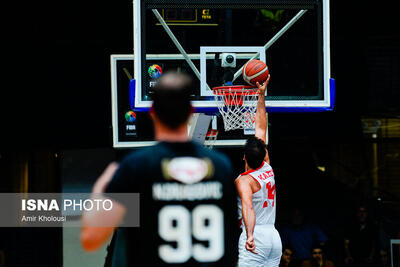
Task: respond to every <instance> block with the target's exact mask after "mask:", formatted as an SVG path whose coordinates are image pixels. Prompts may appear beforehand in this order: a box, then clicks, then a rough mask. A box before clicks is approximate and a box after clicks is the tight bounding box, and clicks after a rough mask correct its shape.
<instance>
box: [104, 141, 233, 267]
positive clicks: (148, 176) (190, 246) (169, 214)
mask: <svg viewBox="0 0 400 267" xmlns="http://www.w3.org/2000/svg"><path fill="white" fill-rule="evenodd" d="M234 190H235V189H234V177H233V172H232V166H231V164H230V162H229V160H228V158H227V157H226V156H224V155H223V154H221V153H219V152H217V151H214V150H209V149H207V148H204V147H203V146H201V145H200V144H197V143H195V142H184V143H170V142H160V143H158V144H157V145H155V146H152V147H149V148H145V149H143V150H140V151H138V152H134V153H132V154H130V155H128V156H127V157H125V158H124V159H123V161H122V162H121V164H120V167H119V169H118V171H117V172H116V174H115V176H114V177H113V179H112V181H111V182H110V184H109V185H108V186H107V188H106V192H109V193H127V192H137V193H140V227H138V228H123V229H122V230H123V231H119V233H123V235H124V236H123V238H124V239H125V242H124V243H125V244H126V255H127V262H128V264H127V266H204V267H205V266H234V265H235V263H234V262H235V253H234V252H235V251H236V245H235V242H236V241H235V235H234V233H235V232H234V231H235V229H236V227H235V226H237V225H236V224H235V222H236V202H235V191H234ZM119 250H120V248H119Z"/></svg>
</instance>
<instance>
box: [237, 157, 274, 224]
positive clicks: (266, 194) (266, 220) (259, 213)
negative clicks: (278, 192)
mask: <svg viewBox="0 0 400 267" xmlns="http://www.w3.org/2000/svg"><path fill="white" fill-rule="evenodd" d="M243 175H250V176H251V177H253V178H254V179H255V180H256V181H257V182H258V183H259V184H260V186H261V188H260V190H258V191H257V192H255V193H253V208H254V212H255V214H256V225H265V224H272V225H274V224H275V213H276V208H275V207H276V203H275V176H274V171H273V170H272V167H271V166H270V165H269V164H268V163H267V162H265V161H264V162H263V164H262V165H261V166H260V167H259V168H257V169H255V170H250V171H247V172H244V173H242V174H241V176H243ZM238 209H239V210H238V212H239V225H240V226H242V227H244V223H243V222H242V202H241V200H240V198H238Z"/></svg>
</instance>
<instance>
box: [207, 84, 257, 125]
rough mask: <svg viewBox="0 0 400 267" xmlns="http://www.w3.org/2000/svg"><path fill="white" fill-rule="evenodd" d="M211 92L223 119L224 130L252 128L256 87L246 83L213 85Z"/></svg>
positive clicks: (255, 107)
mask: <svg viewBox="0 0 400 267" xmlns="http://www.w3.org/2000/svg"><path fill="white" fill-rule="evenodd" d="M213 93H214V97H215V102H216V103H217V107H218V110H219V112H220V113H221V115H222V118H223V120H224V129H225V131H230V130H235V129H247V128H253V127H254V126H253V122H254V121H255V117H256V109H257V100H258V89H257V88H254V87H252V86H246V85H231V86H220V87H214V88H213Z"/></svg>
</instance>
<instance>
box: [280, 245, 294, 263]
mask: <svg viewBox="0 0 400 267" xmlns="http://www.w3.org/2000/svg"><path fill="white" fill-rule="evenodd" d="M292 255H293V250H292V248H291V247H288V246H285V247H283V249H282V261H283V262H285V263H290V262H291V261H292Z"/></svg>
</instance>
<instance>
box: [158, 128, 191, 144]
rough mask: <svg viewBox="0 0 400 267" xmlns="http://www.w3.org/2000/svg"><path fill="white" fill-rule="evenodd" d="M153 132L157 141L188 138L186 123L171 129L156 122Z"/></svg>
mask: <svg viewBox="0 0 400 267" xmlns="http://www.w3.org/2000/svg"><path fill="white" fill-rule="evenodd" d="M154 132H155V139H156V140H157V141H167V142H187V141H188V140H189V137H188V132H187V126H186V124H185V125H182V126H179V127H178V128H177V129H173V130H172V129H170V128H168V127H166V126H164V125H162V124H156V125H154Z"/></svg>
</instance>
